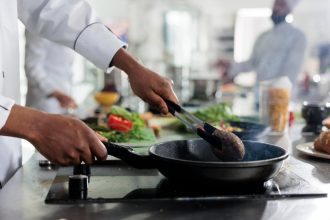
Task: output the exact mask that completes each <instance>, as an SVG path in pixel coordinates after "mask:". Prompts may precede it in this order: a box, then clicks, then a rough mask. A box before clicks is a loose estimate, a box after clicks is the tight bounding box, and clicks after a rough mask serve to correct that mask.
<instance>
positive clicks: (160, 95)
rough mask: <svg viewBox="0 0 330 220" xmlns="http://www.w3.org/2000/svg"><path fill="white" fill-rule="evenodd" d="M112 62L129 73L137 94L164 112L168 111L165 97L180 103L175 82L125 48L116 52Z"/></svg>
mask: <svg viewBox="0 0 330 220" xmlns="http://www.w3.org/2000/svg"><path fill="white" fill-rule="evenodd" d="M112 64H113V65H114V66H116V67H118V68H120V69H122V70H123V71H124V72H126V73H127V75H128V79H129V82H130V84H131V87H132V89H133V92H134V93H135V94H136V95H137V96H139V97H140V98H141V99H142V100H144V101H145V102H148V103H149V104H151V105H153V106H155V107H156V108H158V109H159V110H160V111H161V112H162V113H163V114H167V113H168V108H167V106H166V103H165V102H164V99H168V100H171V101H173V102H175V103H178V98H177V96H176V95H175V93H174V91H173V82H172V81H171V80H170V79H168V78H166V77H163V76H160V75H158V74H157V73H155V72H153V71H152V70H150V69H148V68H146V67H145V66H143V65H142V64H140V63H139V62H138V61H137V60H135V59H134V58H133V57H132V56H131V55H129V54H128V53H127V52H126V51H125V50H124V49H120V50H119V51H118V52H117V53H116V54H115V56H114V58H113V60H112Z"/></svg>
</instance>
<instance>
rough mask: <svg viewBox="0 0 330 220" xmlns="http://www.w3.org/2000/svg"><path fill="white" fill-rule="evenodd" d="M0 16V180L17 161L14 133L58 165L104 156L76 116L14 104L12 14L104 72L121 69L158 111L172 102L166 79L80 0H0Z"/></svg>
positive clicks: (16, 61) (16, 81)
mask: <svg viewBox="0 0 330 220" xmlns="http://www.w3.org/2000/svg"><path fill="white" fill-rule="evenodd" d="M0 16H1V18H0V73H1V75H0V76H1V77H0V128H1V129H0V163H1V164H0V182H1V184H2V185H4V183H5V182H6V181H8V179H9V178H10V177H11V176H12V175H13V174H14V173H15V171H16V170H17V169H18V168H19V167H20V166H21V145H20V139H19V138H24V139H26V140H28V141H29V142H31V143H32V144H33V145H34V146H35V147H36V149H37V150H38V151H39V152H40V153H42V154H43V155H44V156H45V157H46V158H48V159H49V160H50V161H52V162H54V163H58V164H63V165H68V164H79V163H80V162H81V161H84V162H85V163H88V164H90V163H93V161H94V160H95V158H97V159H101V160H103V159H105V158H106V157H107V151H106V149H105V147H104V146H103V145H102V143H101V142H100V138H99V137H98V136H97V135H96V134H95V133H94V132H93V131H92V130H91V129H89V128H88V127H87V126H86V125H85V124H84V123H83V122H81V121H80V120H77V119H74V118H72V117H67V116H61V115H54V114H48V113H45V112H41V111H38V110H35V109H31V108H27V107H22V106H20V105H19V97H20V92H19V88H20V86H19V59H18V58H19V49H18V25H17V17H19V18H20V20H21V21H22V22H23V23H24V24H25V26H26V27H27V29H29V31H31V32H32V33H35V34H40V35H41V36H42V37H44V38H48V39H49V40H52V41H55V42H57V43H60V44H63V45H65V46H67V47H70V48H72V49H74V50H75V51H76V52H78V53H80V54H81V55H83V56H84V57H86V58H87V59H89V60H90V61H91V62H93V63H94V64H95V65H96V66H98V67H99V68H101V69H103V70H104V71H107V70H108V69H109V67H112V66H115V67H118V68H120V69H122V70H123V71H124V72H125V73H126V74H127V76H128V79H129V82H130V85H131V87H132V90H133V91H134V93H135V94H136V95H138V96H139V97H140V98H142V99H143V100H144V101H146V102H148V103H150V104H152V105H154V106H157V107H158V109H159V110H160V111H161V112H162V113H167V112H168V109H167V107H166V104H165V102H164V100H163V99H164V98H166V99H170V100H172V101H174V102H178V101H177V98H176V96H175V94H174V92H173V90H172V83H171V81H170V80H169V79H167V78H164V77H162V76H160V75H158V74H156V73H155V72H153V71H151V70H150V69H148V68H146V67H145V66H142V65H141V64H140V63H139V62H138V61H137V60H136V59H134V58H133V57H132V56H131V55H130V54H129V53H128V52H126V51H125V50H124V49H123V47H125V44H124V43H122V42H121V41H120V40H118V38H117V37H116V36H115V35H114V34H113V33H112V32H111V31H110V30H108V29H107V28H106V27H105V26H104V25H103V24H102V23H101V22H100V20H99V18H98V17H97V16H96V15H95V13H94V11H93V10H92V9H91V7H90V5H89V4H88V3H87V2H86V1H84V0H70V1H68V0H33V1H31V0H10V1H7V0H0ZM141 79H143V80H141ZM7 136H9V137H7Z"/></svg>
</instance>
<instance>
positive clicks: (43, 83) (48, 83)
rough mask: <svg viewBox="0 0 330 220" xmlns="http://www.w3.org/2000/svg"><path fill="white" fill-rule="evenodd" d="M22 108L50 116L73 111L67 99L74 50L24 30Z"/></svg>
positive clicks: (71, 100)
mask: <svg viewBox="0 0 330 220" xmlns="http://www.w3.org/2000/svg"><path fill="white" fill-rule="evenodd" d="M25 38H26V44H25V65H24V69H25V74H26V78H27V82H28V90H27V95H26V106H29V107H33V108H37V109H40V110H42V111H45V112H48V113H53V114H65V113H67V112H68V109H76V108H77V103H76V102H75V100H74V99H73V98H72V97H71V96H70V92H71V89H72V74H73V72H72V64H73V61H74V51H73V50H71V49H69V48H67V47H64V46H62V45H59V44H56V43H54V42H51V41H49V40H47V39H44V38H41V37H39V36H38V35H36V34H33V33H31V32H29V31H28V30H26V31H25Z"/></svg>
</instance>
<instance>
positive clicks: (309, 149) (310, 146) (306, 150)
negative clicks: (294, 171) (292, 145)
mask: <svg viewBox="0 0 330 220" xmlns="http://www.w3.org/2000/svg"><path fill="white" fill-rule="evenodd" d="M296 148H297V150H298V151H299V152H301V153H303V154H306V155H309V156H312V157H318V158H323V159H330V154H326V153H322V152H320V151H317V150H315V149H314V143H313V142H308V143H304V144H298V145H297V147H296Z"/></svg>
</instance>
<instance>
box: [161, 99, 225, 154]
mask: <svg viewBox="0 0 330 220" xmlns="http://www.w3.org/2000/svg"><path fill="white" fill-rule="evenodd" d="M165 102H166V104H167V107H168V110H169V112H170V113H171V114H172V115H173V116H175V117H177V118H178V119H179V120H180V121H182V123H183V124H185V125H186V126H187V127H188V128H190V129H191V130H192V131H193V132H194V133H196V134H197V135H198V136H200V137H201V138H203V139H204V140H206V141H207V142H209V143H210V144H212V145H213V146H215V147H217V148H218V149H219V150H222V142H221V140H220V139H219V138H217V137H215V136H214V135H213V133H214V132H215V131H216V130H217V129H216V128H215V127H213V126H212V125H210V124H209V123H206V122H204V121H202V120H200V119H199V118H197V117H196V116H194V115H193V114H191V113H189V112H187V111H186V110H185V109H184V108H182V107H181V106H180V105H178V104H176V103H174V102H172V101H170V100H165Z"/></svg>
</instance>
